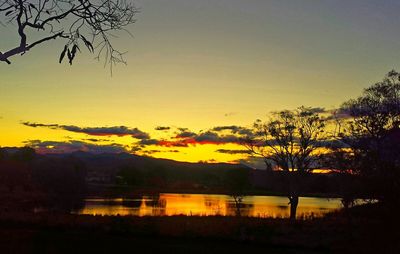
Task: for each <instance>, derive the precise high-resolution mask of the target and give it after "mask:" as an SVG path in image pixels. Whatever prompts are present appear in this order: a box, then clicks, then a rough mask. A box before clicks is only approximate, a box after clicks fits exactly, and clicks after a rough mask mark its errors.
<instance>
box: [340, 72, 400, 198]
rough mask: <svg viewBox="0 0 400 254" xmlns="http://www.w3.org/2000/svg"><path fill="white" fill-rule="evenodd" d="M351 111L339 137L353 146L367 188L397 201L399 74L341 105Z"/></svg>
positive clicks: (357, 168)
mask: <svg viewBox="0 0 400 254" xmlns="http://www.w3.org/2000/svg"><path fill="white" fill-rule="evenodd" d="M341 111H342V112H344V113H346V114H348V116H349V119H347V120H346V121H345V123H346V128H345V129H344V131H343V132H342V133H340V136H341V138H342V141H343V142H345V143H346V144H348V145H349V146H350V147H351V149H352V150H351V151H352V154H351V158H352V166H353V167H354V171H355V172H356V173H358V174H360V175H361V176H362V177H363V178H364V180H365V182H366V185H365V188H366V189H365V191H366V192H369V193H370V194H371V195H373V196H375V197H376V198H379V199H381V200H387V201H390V202H393V201H395V202H398V201H399V198H398V197H397V194H396V193H398V191H400V73H398V72H396V71H390V72H389V73H388V74H387V75H386V77H385V78H384V79H383V81H382V82H378V83H376V84H374V85H372V86H371V87H369V88H367V89H365V90H364V92H363V94H362V95H361V96H360V97H358V98H357V99H352V100H349V101H348V102H346V103H344V104H343V105H342V107H341Z"/></svg>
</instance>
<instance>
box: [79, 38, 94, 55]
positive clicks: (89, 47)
mask: <svg viewBox="0 0 400 254" xmlns="http://www.w3.org/2000/svg"><path fill="white" fill-rule="evenodd" d="M81 38H82V40H83V42H84V43H85V45H86V47H87V48H88V49H89V51H90V52H92V53H93V51H94V48H93V45H92V43H90V42H89V41H88V40H87V39H86V38H85V37H84V36H83V35H81Z"/></svg>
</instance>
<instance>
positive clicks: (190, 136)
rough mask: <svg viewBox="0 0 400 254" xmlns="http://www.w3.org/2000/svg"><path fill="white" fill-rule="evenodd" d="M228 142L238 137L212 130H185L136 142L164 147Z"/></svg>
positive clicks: (234, 140)
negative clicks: (166, 136) (173, 134)
mask: <svg viewBox="0 0 400 254" xmlns="http://www.w3.org/2000/svg"><path fill="white" fill-rule="evenodd" d="M228 143H239V137H238V136H236V135H231V134H230V135H219V134H218V133H216V132H213V131H206V132H201V133H199V134H196V133H194V132H191V131H188V130H185V131H183V132H181V133H179V134H177V136H175V137H173V138H172V139H170V140H167V139H160V140H159V139H143V140H140V141H139V142H138V143H137V144H138V145H140V146H142V147H143V146H147V145H156V146H164V147H188V146H189V145H206V144H213V145H222V144H228Z"/></svg>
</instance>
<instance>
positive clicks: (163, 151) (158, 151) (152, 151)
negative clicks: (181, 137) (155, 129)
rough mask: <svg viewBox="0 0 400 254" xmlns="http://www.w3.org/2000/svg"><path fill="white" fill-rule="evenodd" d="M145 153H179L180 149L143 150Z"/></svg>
mask: <svg viewBox="0 0 400 254" xmlns="http://www.w3.org/2000/svg"><path fill="white" fill-rule="evenodd" d="M143 153H145V154H154V153H179V151H178V150H147V151H143Z"/></svg>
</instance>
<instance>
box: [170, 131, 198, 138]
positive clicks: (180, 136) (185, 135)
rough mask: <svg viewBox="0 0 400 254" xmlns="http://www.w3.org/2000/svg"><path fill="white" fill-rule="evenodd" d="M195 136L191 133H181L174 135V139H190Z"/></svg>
mask: <svg viewBox="0 0 400 254" xmlns="http://www.w3.org/2000/svg"><path fill="white" fill-rule="evenodd" d="M196 135H197V134H196V133H194V132H191V131H182V132H180V133H178V134H177V135H176V137H175V138H191V137H195V136H196Z"/></svg>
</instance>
